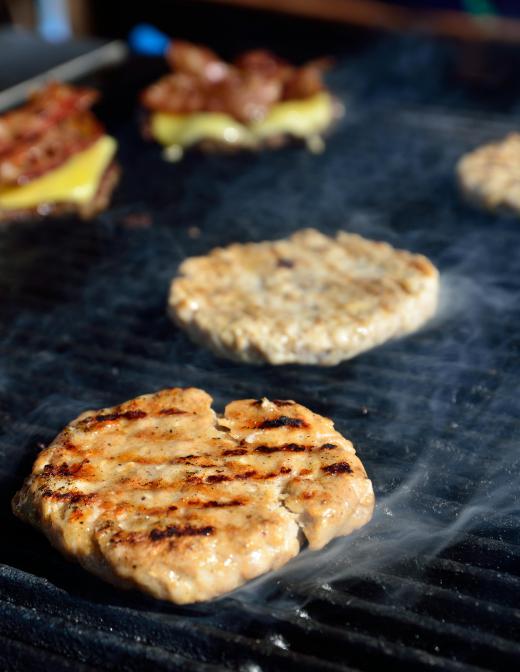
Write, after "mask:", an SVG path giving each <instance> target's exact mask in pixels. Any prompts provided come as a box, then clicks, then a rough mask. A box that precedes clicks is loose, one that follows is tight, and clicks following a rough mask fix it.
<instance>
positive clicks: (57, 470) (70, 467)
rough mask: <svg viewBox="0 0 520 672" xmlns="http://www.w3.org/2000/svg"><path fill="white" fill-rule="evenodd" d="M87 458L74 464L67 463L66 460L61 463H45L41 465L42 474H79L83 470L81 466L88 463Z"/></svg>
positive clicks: (65, 475)
mask: <svg viewBox="0 0 520 672" xmlns="http://www.w3.org/2000/svg"><path fill="white" fill-rule="evenodd" d="M88 462H89V461H88V460H83V461H82V462H77V463H76V464H68V463H67V462H62V463H61V464H57V465H54V464H46V465H45V466H44V467H43V472H42V474H43V475H45V476H63V477H67V476H79V475H80V472H82V471H83V467H84V466H85V465H87V464H88ZM88 471H91V470H88Z"/></svg>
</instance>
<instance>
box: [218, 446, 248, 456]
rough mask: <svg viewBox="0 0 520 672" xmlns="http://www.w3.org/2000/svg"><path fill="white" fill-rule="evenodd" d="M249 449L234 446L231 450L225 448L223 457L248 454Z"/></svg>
mask: <svg viewBox="0 0 520 672" xmlns="http://www.w3.org/2000/svg"><path fill="white" fill-rule="evenodd" d="M246 454H247V450H246V449H245V448H234V449H231V450H225V451H224V452H223V453H222V457H234V456H236V455H246Z"/></svg>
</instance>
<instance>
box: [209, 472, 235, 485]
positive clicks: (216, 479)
mask: <svg viewBox="0 0 520 672" xmlns="http://www.w3.org/2000/svg"><path fill="white" fill-rule="evenodd" d="M231 480H232V479H231V478H230V477H229V476H224V475H223V474H213V475H212V476H208V477H207V478H206V483H223V482H224V481H231Z"/></svg>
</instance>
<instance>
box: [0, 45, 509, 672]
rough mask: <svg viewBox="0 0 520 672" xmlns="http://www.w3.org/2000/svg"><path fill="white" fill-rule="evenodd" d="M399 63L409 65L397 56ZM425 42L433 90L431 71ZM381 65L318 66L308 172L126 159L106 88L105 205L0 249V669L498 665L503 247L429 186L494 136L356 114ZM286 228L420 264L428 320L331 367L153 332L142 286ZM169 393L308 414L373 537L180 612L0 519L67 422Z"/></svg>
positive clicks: (139, 156)
mask: <svg viewBox="0 0 520 672" xmlns="http://www.w3.org/2000/svg"><path fill="white" fill-rule="evenodd" d="M392 44H393V46H392ZM399 44H400V46H399V48H400V49H401V54H402V53H406V50H407V49H408V50H409V52H408V59H412V60H413V59H414V58H417V51H416V48H417V44H416V43H414V42H413V41H412V42H410V41H408V42H407V41H406V40H405V41H404V42H402V43H399ZM425 44H426V46H425V47H424V49H426V50H427V53H426V55H424V52H423V51H421V54H422V58H423V59H424V61H425V62H426V61H427V62H428V68H430V69H431V70H432V71H433V67H434V65H432V64H431V63H430V60H431V59H433V63H441V64H442V62H443V61H442V53H444V52H442V53H440V54H436V52H435V48H434V47H432V46H431V44H430V43H425ZM395 45H396V41H394V42H392V43H391V45H390V46H388V44H387V47H386V48H387V49H389V51H388V53H387V54H386V57H385V56H384V53H385V52H384V43H383V46H381V45H378V46H376V47H374V50H373V51H372V52H368V53H365V55H364V56H362V57H361V56H360V57H359V58H358V60H357V61H353V60H352V59H349V60H348V62H341V61H340V63H339V64H338V67H337V70H336V71H335V73H334V74H333V76H332V82H333V85H334V87H335V90H336V91H338V92H339V93H340V94H344V95H345V96H346V99H347V111H346V115H345V118H344V119H343V120H342V121H341V122H340V123H339V124H338V127H337V128H336V130H335V132H334V134H333V135H332V136H331V137H330V141H329V142H328V145H327V150H326V152H325V153H324V154H322V155H319V156H313V155H311V154H309V153H307V152H306V151H305V150H304V149H303V148H302V147H299V146H291V147H288V148H286V149H283V150H281V151H277V152H272V153H269V152H266V153H262V154H258V155H255V154H240V155H236V156H218V155H209V156H204V155H200V154H197V153H192V154H190V155H188V156H187V157H186V159H185V160H184V161H183V162H182V163H179V164H167V163H164V162H163V161H162V160H161V158H160V151H159V149H158V148H157V147H155V146H153V145H147V144H145V143H144V142H143V141H142V140H141V139H140V138H139V135H138V131H137V125H136V121H137V120H136V118H135V117H134V116H133V114H134V112H133V110H132V109H131V108H130V106H129V105H128V104H127V103H128V101H131V100H132V98H133V96H134V95H135V93H136V91H137V89H138V88H139V86H140V84H141V81H140V79H139V76H138V74H139V72H137V74H136V73H135V72H134V73H131V75H132V76H130V74H129V71H128V66H126V69H125V68H122V69H121V70H120V71H118V75H117V78H116V79H117V84H115V85H114V87H115V88H114V89H113V91H112V94H111V93H110V90H107V101H106V106H107V107H106V111H108V110H109V104H110V100H111V98H110V96H111V95H112V96H115V93H118V100H119V107H114V108H113V113H112V116H110V117H108V116H106V117H105V118H106V119H107V121H108V123H109V126H111V130H112V131H113V132H114V133H115V135H116V136H117V137H118V139H119V140H120V143H121V151H120V160H121V163H122V165H123V168H124V176H123V181H122V184H121V187H120V189H119V190H118V192H117V195H116V197H115V200H114V203H113V205H112V207H111V208H110V210H108V211H107V212H105V213H103V214H102V215H101V216H100V217H99V218H98V219H97V220H96V221H94V222H88V223H84V222H80V221H78V220H76V219H73V218H71V219H62V220H49V221H46V222H40V223H33V224H19V225H16V226H11V227H7V228H5V229H4V230H2V231H0V333H1V334H2V337H1V345H0V418H1V427H2V434H1V437H0V465H1V466H0V525H1V529H2V544H1V545H0V563H1V564H0V622H1V627H0V668H1V669H9V670H27V669H33V668H38V669H41V668H42V667H43V666H44V665H45V666H51V665H52V666H53V669H57V670H91V669H125V670H143V669H152V668H153V669H158V670H163V669H164V670H170V669H183V670H192V669H193V670H199V671H200V670H216V669H219V670H223V669H224V670H247V671H249V672H257V670H293V669H294V670H296V669H298V670H300V671H301V670H350V669H353V670H354V669H355V670H372V669H383V668H384V669H399V670H400V671H403V670H499V669H509V668H511V669H514V668H515V667H516V665H517V664H518V662H519V660H520V655H519V650H518V643H517V641H518V632H519V620H520V615H519V611H518V599H519V595H520V576H519V573H520V538H519V529H520V528H519V522H518V510H519V502H518V488H517V485H516V484H517V483H518V476H519V475H520V473H519V471H520V469H519V462H518V438H519V436H520V429H519V424H518V401H517V399H518V384H517V381H518V374H519V361H518V354H519V346H520V341H519V338H518V333H519V327H520V319H519V318H520V315H519V303H518V289H519V279H518V271H519V269H520V263H519V262H520V226H519V224H518V221H516V220H514V219H511V218H506V217H502V216H492V215H488V214H485V213H480V212H477V211H474V210H472V209H471V208H469V207H468V206H466V205H465V204H464V203H463V202H461V199H460V198H459V196H458V194H457V191H456V187H455V184H454V178H453V169H454V165H455V162H456V160H457V158H458V157H459V156H460V155H461V154H462V153H463V152H465V151H467V150H469V149H471V148H472V147H474V146H476V145H477V144H479V143H481V142H483V141H486V140H489V139H491V138H494V137H500V136H501V135H503V134H504V133H505V132H507V131H508V130H511V129H513V128H514V127H515V121H516V120H515V118H514V116H513V115H511V114H497V113H494V114H492V113H490V112H489V111H488V112H486V114H485V115H484V114H483V113H482V112H479V111H478V106H476V105H474V104H471V105H470V104H468V105H467V106H464V104H462V103H461V102H460V101H459V102H458V103H457V104H451V105H450V104H448V101H449V100H451V101H452V102H453V100H454V98H453V96H451V94H449V93H448V94H447V96H446V97H445V98H444V99H440V98H436V97H435V96H434V97H431V96H430V97H429V96H428V95H427V94H425V93H424V91H423V90H421V89H420V85H419V83H418V86H419V88H418V91H419V94H418V95H417V96H415V97H413V96H412V97H411V96H410V95H409V91H411V90H412V89H407V88H406V86H405V87H402V88H401V89H399V87H397V86H396V87H395V95H394V96H393V97H392V96H391V95H389V94H388V95H386V96H383V95H379V96H376V95H374V94H373V92H371V93H370V95H369V94H368V93H367V92H366V89H365V88H364V87H365V86H366V85H365V84H363V85H362V84H361V83H362V81H363V72H365V73H366V78H369V77H372V76H373V75H374V73H376V72H377V68H376V64H377V62H379V64H380V68H381V69H382V70H384V68H385V64H386V62H387V61H388V59H389V57H390V55H391V54H392V53H395V52H393V51H392V50H393V49H394V48H395ZM414 45H415V46H414ZM439 49H440V47H439ZM374 54H376V55H374ZM378 59H379V60H378ZM428 59H430V60H428ZM356 63H357V65H356ZM407 63H408V61H407ZM406 67H411V66H408V65H407V66H406ZM417 67H418V68H419V69H420V67H422V66H420V64H419V65H418V66H417ZM141 79H145V77H144V76H141ZM130 82H133V84H132V86H134V87H135V88H133V89H131V88H124V87H129V86H130V84H129V83H130ZM430 84H431V81H429V82H428V84H425V86H426V85H428V86H429V85H430ZM118 87H119V88H118ZM121 87H123V88H121ZM123 89H124V91H126V94H125V95H119V93H120V92H121V91H122V90H123ZM421 91H423V92H422V94H421ZM125 96H126V97H125ZM434 98H435V100H434ZM511 109H512V108H511ZM305 226H314V227H316V228H318V229H320V230H321V231H324V232H330V233H332V232H334V231H336V230H337V229H345V230H348V231H354V232H357V233H360V234H362V235H365V236H367V237H371V238H375V239H381V240H386V241H389V242H390V243H392V244H394V245H396V246H398V247H403V248H407V249H411V250H414V251H418V252H422V253H424V254H426V255H428V256H429V257H430V258H431V259H432V260H433V261H434V263H435V264H436V265H437V266H438V267H439V268H440V270H441V273H442V278H443V286H442V302H441V308H440V310H439V314H438V316H437V318H436V319H435V320H433V321H432V323H431V324H430V325H429V326H428V327H427V328H425V329H424V330H422V331H420V332H419V333H417V334H414V335H411V336H409V337H408V338H406V339H402V340H399V341H395V342H392V343H389V344H386V345H384V346H383V347H380V348H378V349H376V350H373V351H371V352H369V353H366V354H364V355H362V356H360V357H358V358H357V359H355V360H353V361H350V362H345V363H343V364H340V365H339V366H336V367H333V368H320V367H299V366H284V367H268V366H259V367H254V366H246V365H240V364H237V363H232V362H228V361H225V360H221V359H218V358H216V357H215V356H213V355H212V354H210V353H209V352H208V351H206V350H204V349H202V348H199V347H197V346H195V345H194V344H192V343H191V341H190V340H189V339H188V338H187V336H186V335H185V334H183V333H182V332H181V331H179V330H178V329H177V328H176V327H174V326H173V325H172V324H171V323H170V321H169V320H168V318H167V317H166V313H165V302H166V296H167V291H168V285H169V281H170V279H171V277H172V276H173V275H174V274H175V271H176V269H177V267H178V265H179V263H180V262H181V261H182V260H183V259H184V258H185V257H186V256H188V255H193V254H200V253H204V252H206V251H207V250H209V249H211V248H212V247H214V246H215V245H224V244H227V243H230V242H232V241H250V240H254V241H258V240H263V239H272V238H278V237H283V236H286V235H288V234H289V233H291V232H292V231H294V230H296V229H298V228H301V227H305ZM177 385H179V386H188V385H193V386H200V387H202V388H204V389H206V390H207V391H208V392H210V393H211V394H212V395H213V396H214V397H215V403H216V406H217V407H218V408H222V407H223V406H224V404H225V403H227V402H228V401H229V400H232V399H236V398H242V397H261V396H264V395H265V396H271V397H276V398H294V399H297V400H298V401H300V402H301V403H303V404H305V405H307V406H309V407H310V408H312V409H314V410H316V411H318V412H320V413H324V414H326V415H328V416H330V417H332V418H333V419H334V420H335V422H336V426H337V428H338V429H339V430H340V431H341V432H343V433H345V434H346V435H347V436H348V437H350V438H351V439H352V440H353V441H354V443H355V445H356V447H357V449H358V452H359V455H360V457H361V459H362V460H363V462H364V464H365V465H366V468H367V471H368V473H369V475H370V476H371V478H372V479H373V482H374V486H375V490H376V495H377V499H378V509H377V512H376V515H375V517H374V521H373V523H371V524H370V525H369V526H367V527H366V528H364V529H363V530H361V531H360V532H359V533H357V534H355V535H353V536H352V537H349V538H347V539H344V540H337V541H335V542H333V543H332V544H331V545H330V546H329V547H328V548H327V549H326V550H325V551H323V552H321V553H317V554H309V553H307V552H305V553H303V554H302V556H300V558H299V559H297V560H296V561H295V562H293V563H291V564H290V565H289V566H288V567H287V569H286V570H284V571H282V572H279V573H275V574H273V575H270V576H268V577H266V578H263V579H261V580H259V581H256V582H253V584H252V585H251V587H248V588H247V589H245V590H242V591H239V592H236V593H234V594H232V595H231V596H229V597H227V598H225V599H222V600H218V601H216V602H213V603H209V604H202V605H196V606H193V607H185V608H180V607H175V606H173V605H169V604H167V603H164V602H159V601H154V600H152V599H149V598H147V597H146V596H142V595H139V594H137V593H130V592H128V593H127V592H124V591H119V590H116V589H115V588H112V587H111V586H109V585H106V584H104V583H102V582H101V581H99V580H97V579H96V578H94V577H93V576H90V575H89V574H88V573H86V572H85V571H83V570H82V569H81V568H79V567H78V566H76V565H75V564H73V563H70V562H68V561H66V560H65V559H63V558H62V557H61V556H60V555H59V554H58V553H57V552H56V551H54V550H53V549H52V548H51V547H50V546H49V544H48V543H47V542H46V541H45V539H44V538H43V537H42V536H41V535H40V534H39V533H38V532H36V531H34V530H32V529H30V528H29V527H28V526H25V525H22V524H21V523H19V522H18V521H17V520H15V519H14V517H13V516H12V514H11V513H10V505H9V502H10V498H11V496H12V494H13V493H14V491H15V490H16V489H17V488H18V487H19V486H20V484H21V481H22V478H23V477H24V476H25V475H26V474H27V473H28V472H29V470H30V467H31V464H32V461H33V460H34V457H35V455H36V454H37V452H38V450H39V446H40V444H42V443H43V444H46V443H47V442H49V441H50V440H51V439H52V438H53V437H54V436H55V434H56V433H57V432H58V431H59V429H60V428H61V427H62V426H63V425H64V424H66V423H67V422H68V421H70V419H72V418H73V417H75V416H76V415H77V414H78V413H80V412H81V411H83V410H85V409H87V408H97V407H102V406H106V405H112V404H115V403H118V402H120V401H123V400H126V399H129V398H131V397H132V396H135V395H138V394H143V393H146V392H151V391H153V390H157V389H160V388H162V387H166V386H177Z"/></svg>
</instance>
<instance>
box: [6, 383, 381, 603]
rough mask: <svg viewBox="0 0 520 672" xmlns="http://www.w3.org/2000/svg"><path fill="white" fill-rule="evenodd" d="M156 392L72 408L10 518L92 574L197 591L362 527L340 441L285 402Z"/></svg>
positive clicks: (169, 595)
mask: <svg viewBox="0 0 520 672" xmlns="http://www.w3.org/2000/svg"><path fill="white" fill-rule="evenodd" d="M211 401H212V400H211V397H210V396H209V395H208V394H206V393H205V392H204V391H202V390H199V389H195V388H188V389H180V388H175V389H167V390H163V391H161V392H157V393H156V394H150V395H145V396H142V397H138V398H136V399H133V400H131V401H128V402H126V403H124V404H121V405H120V406H115V407H113V408H107V409H103V410H100V411H89V412H87V413H83V414H82V415H81V416H79V418H77V419H76V420H74V421H73V422H72V423H71V424H70V425H68V426H67V427H66V428H65V429H64V430H63V431H62V433H61V434H60V435H59V436H58V437H57V438H56V439H55V440H54V441H53V443H52V444H51V445H50V446H49V447H48V448H47V449H45V450H43V451H42V452H41V453H40V455H39V457H38V459H37V460H36V462H35V464H34V467H33V470H32V473H31V475H30V476H29V477H28V479H27V480H26V481H25V483H24V485H23V488H22V489H21V490H20V492H18V493H17V495H16V496H15V498H14V500H13V510H14V512H15V514H16V515H17V516H19V517H21V518H22V519H24V520H26V521H28V522H30V523H32V524H34V525H36V526H37V527H39V528H41V529H42V530H43V532H44V533H45V534H46V535H47V537H48V538H49V539H50V541H51V542H52V543H53V544H54V545H55V546H57V547H58V548H59V549H60V550H61V551H63V552H64V553H66V554H68V555H70V556H72V557H75V558H76V559H77V560H78V561H79V562H80V563H81V564H82V565H83V566H84V567H86V568H87V569H89V570H91V571H92V572H94V573H95V574H98V575H99V576H101V577H103V578H104V579H106V580H108V581H111V582H113V583H116V584H118V585H121V586H126V587H137V588H140V589H142V590H144V591H146V592H148V593H151V594H152V595H154V596H155V597H158V598H163V599H168V600H171V601H173V602H177V603H189V602H196V601H200V600H207V599H210V598H213V597H215V596H218V595H221V594H223V593H226V592H227V591H230V590H233V589H234V588H236V587H238V586H240V585H242V584H243V583H244V582H246V581H248V580H250V579H252V578H254V577H256V576H258V575H260V574H263V573H264V572H267V571H269V570H271V569H275V568H277V567H280V566H282V565H283V564H285V563H286V562H287V561H288V560H289V559H290V558H292V557H293V556H295V555H296V554H297V553H298V551H299V549H300V546H301V543H302V540H303V537H305V538H306V539H307V541H308V544H309V547H310V548H311V549H319V548H321V547H322V546H324V545H325V544H326V543H327V542H328V541H330V540H331V539H332V538H333V537H336V536H338V535H346V534H349V533H351V532H352V531H353V530H355V529H357V528H359V527H361V526H362V525H364V524H365V523H367V522H368V521H369V520H370V518H371V515H372V510H373V506H374V494H373V491H372V485H371V482H370V481H369V480H368V478H367V476H366V473H365V470H364V468H363V465H362V464H361V462H360V460H359V459H358V458H357V457H356V455H355V451H354V448H353V446H352V444H351V442H350V441H348V440H347V439H345V438H344V437H343V436H341V435H340V434H339V433H338V432H337V431H335V429H334V426H333V423H332V421H331V420H329V419H328V418H324V417H322V416H320V415H317V414H315V413H312V412H311V411H310V410H308V409H307V408H305V407H304V406H301V405H299V404H297V403H295V402H293V401H283V400H274V401H268V400H267V399H260V400H254V399H244V400H241V401H234V402H232V403H230V404H229V405H228V406H227V407H226V409H225V413H224V415H223V416H221V417H219V416H217V415H216V414H215V413H214V411H213V410H212V409H211Z"/></svg>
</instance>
